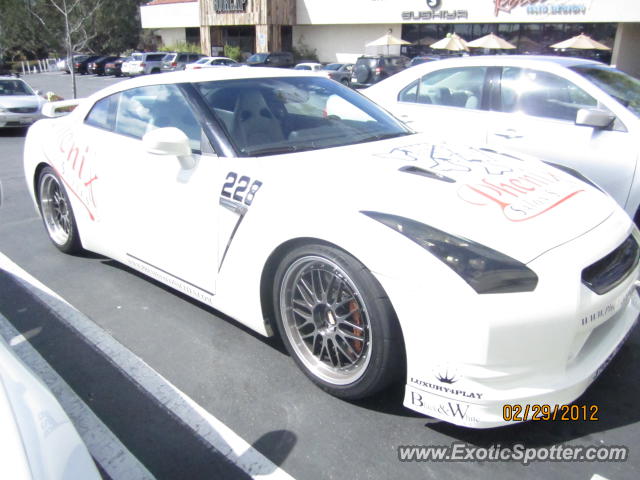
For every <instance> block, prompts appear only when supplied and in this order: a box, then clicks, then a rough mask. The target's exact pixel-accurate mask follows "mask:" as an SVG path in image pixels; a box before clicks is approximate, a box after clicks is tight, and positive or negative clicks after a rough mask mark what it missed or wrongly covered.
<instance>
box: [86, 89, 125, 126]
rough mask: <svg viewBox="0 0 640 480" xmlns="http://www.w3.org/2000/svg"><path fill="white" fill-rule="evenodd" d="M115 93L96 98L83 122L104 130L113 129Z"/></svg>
mask: <svg viewBox="0 0 640 480" xmlns="http://www.w3.org/2000/svg"><path fill="white" fill-rule="evenodd" d="M117 95H118V94H116V95H110V96H108V97H106V98H103V99H101V100H98V101H97V102H96V103H95V104H94V105H93V107H92V108H91V111H90V112H89V114H88V115H87V116H86V117H85V119H84V123H86V124H87V125H91V126H92V127H97V128H102V129H104V130H113V120H114V118H113V108H112V106H113V105H114V100H115V98H116V97H117Z"/></svg>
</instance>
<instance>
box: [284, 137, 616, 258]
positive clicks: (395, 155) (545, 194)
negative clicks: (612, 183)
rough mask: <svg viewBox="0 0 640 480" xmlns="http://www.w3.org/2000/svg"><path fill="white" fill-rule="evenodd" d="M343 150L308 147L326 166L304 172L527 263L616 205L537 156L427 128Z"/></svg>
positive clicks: (365, 201) (364, 204)
mask: <svg viewBox="0 0 640 480" xmlns="http://www.w3.org/2000/svg"><path fill="white" fill-rule="evenodd" d="M340 150H341V152H340V155H338V154H337V152H336V153H333V152H332V153H331V154H328V151H327V150H316V151H314V152H306V153H305V154H302V155H309V154H310V153H311V154H312V155H314V156H315V155H317V156H318V157H319V158H318V161H317V162H314V164H316V165H320V166H321V168H319V169H318V171H313V172H311V171H310V170H309V169H308V168H307V169H305V171H304V172H301V175H303V178H304V177H307V178H315V179H317V182H316V181H314V184H317V185H325V186H326V185H332V187H331V191H333V192H343V193H342V194H343V195H348V196H349V197H351V198H350V203H351V204H355V206H356V208H357V209H358V210H359V211H377V212H381V213H387V214H394V215H399V216H403V217H406V218H410V219H412V220H416V221H418V222H422V223H424V224H427V225H430V226H432V227H435V228H437V229H440V230H443V231H445V232H447V233H449V234H453V235H456V236H459V237H463V238H466V239H468V240H473V241H475V242H478V243H481V244H483V245H485V246H487V247H490V248H493V249H495V250H498V251H500V252H502V253H504V254H506V255H509V256H511V257H512V258H514V259H517V260H519V261H520V262H523V263H528V262H530V261H532V260H533V259H535V258H536V257H538V256H539V255H541V254H542V253H544V252H546V251H548V250H550V249H552V248H554V247H556V246H558V245H561V244H563V243H566V242H568V241H570V240H572V239H575V238H577V237H579V236H581V235H583V234H585V233H586V232H588V231H589V230H591V229H593V228H594V227H596V226H597V225H599V224H600V223H601V222H603V221H604V220H605V219H606V218H608V217H609V216H610V215H611V214H612V213H613V212H614V211H615V209H616V208H618V207H617V205H616V203H615V202H614V201H613V200H612V199H611V198H610V197H609V196H608V195H606V194H604V193H603V192H602V191H600V190H599V189H598V188H596V187H594V186H591V185H589V184H586V183H584V182H582V181H580V180H578V179H577V178H576V177H574V176H572V175H570V174H568V173H565V172H563V171H560V170H557V169H555V168H553V167H550V166H548V165H546V164H544V163H543V162H540V161H538V160H535V159H530V158H520V157H515V156H513V155H510V154H506V153H500V152H496V151H492V150H488V149H481V148H474V147H468V146H454V145H449V144H433V143H429V142H428V141H427V140H426V139H425V137H423V136H422V135H411V136H407V137H401V138H397V139H393V140H386V141H382V142H371V143H365V144H358V145H352V146H349V147H342V148H341V149H340ZM300 163H305V164H306V165H309V164H308V163H306V162H298V165H300ZM291 167H292V168H299V167H297V166H295V164H294V163H292V165H291ZM310 175H312V177H310ZM325 195H326V189H325Z"/></svg>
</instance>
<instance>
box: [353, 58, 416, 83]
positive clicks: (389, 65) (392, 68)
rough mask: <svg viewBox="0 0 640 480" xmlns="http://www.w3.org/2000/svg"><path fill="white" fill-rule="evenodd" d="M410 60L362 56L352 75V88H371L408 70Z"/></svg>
mask: <svg viewBox="0 0 640 480" xmlns="http://www.w3.org/2000/svg"><path fill="white" fill-rule="evenodd" d="M408 64H409V59H408V58H407V57H405V56H403V55H376V56H362V57H359V58H358V60H357V61H356V64H355V65H354V67H353V71H352V74H351V86H352V87H354V88H364V87H370V86H371V85H373V84H374V83H378V82H379V81H381V80H384V79H385V78H387V77H390V76H391V75H393V74H394V73H398V72H399V71H401V70H404V69H405V68H407V65H408Z"/></svg>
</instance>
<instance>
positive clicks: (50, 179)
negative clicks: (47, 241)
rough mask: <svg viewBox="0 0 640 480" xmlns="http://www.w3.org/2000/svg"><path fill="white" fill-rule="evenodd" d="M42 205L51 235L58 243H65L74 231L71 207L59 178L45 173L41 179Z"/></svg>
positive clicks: (45, 221) (43, 214) (43, 215)
mask: <svg viewBox="0 0 640 480" xmlns="http://www.w3.org/2000/svg"><path fill="white" fill-rule="evenodd" d="M39 191H40V207H41V210H42V217H43V219H44V223H45V225H46V227H47V231H48V232H49V237H51V240H53V241H54V243H56V244H57V245H61V246H62V245H65V244H66V243H67V242H68V241H69V237H70V235H71V232H72V223H71V222H72V219H71V208H70V205H69V204H68V201H67V198H66V196H65V194H64V192H63V191H62V187H61V185H60V182H59V180H58V178H57V177H56V176H55V175H54V174H53V173H45V174H44V175H43V176H42V177H41V179H40V190H39Z"/></svg>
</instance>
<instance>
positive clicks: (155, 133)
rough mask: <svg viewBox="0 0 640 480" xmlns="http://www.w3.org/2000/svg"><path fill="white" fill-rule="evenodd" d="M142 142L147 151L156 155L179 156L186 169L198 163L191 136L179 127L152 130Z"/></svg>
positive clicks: (181, 164)
mask: <svg viewBox="0 0 640 480" xmlns="http://www.w3.org/2000/svg"><path fill="white" fill-rule="evenodd" d="M142 144H143V145H144V148H145V150H146V151H147V152H149V153H153V154H154V155H174V156H176V157H178V160H179V161H180V166H182V168H183V169H185V170H190V169H192V168H193V167H195V165H196V162H195V158H194V157H193V155H192V153H191V145H190V144H189V138H188V137H187V136H186V135H185V134H184V132H183V131H182V130H180V129H178V128H175V127H163V128H156V129H155V130H151V131H150V132H147V133H146V134H145V135H144V137H142Z"/></svg>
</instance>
